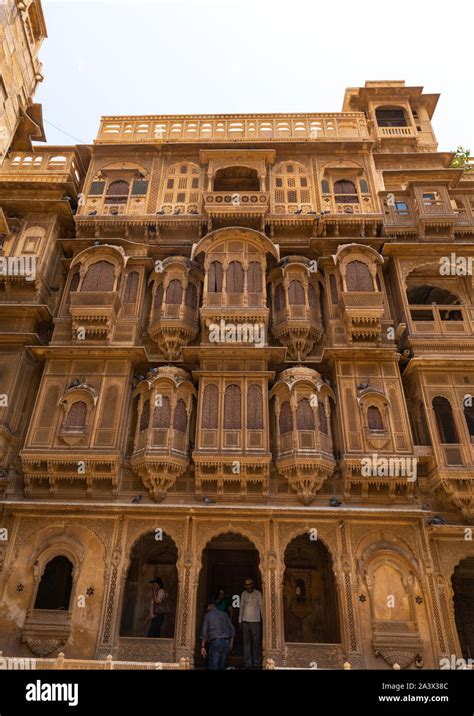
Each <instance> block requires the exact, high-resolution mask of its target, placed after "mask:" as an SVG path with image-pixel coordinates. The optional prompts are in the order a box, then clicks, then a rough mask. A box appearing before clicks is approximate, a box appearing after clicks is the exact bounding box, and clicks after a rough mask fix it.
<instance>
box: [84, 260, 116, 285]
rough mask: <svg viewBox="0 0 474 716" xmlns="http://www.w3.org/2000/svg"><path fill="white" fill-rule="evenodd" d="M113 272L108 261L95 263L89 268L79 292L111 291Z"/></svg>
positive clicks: (113, 282)
mask: <svg viewBox="0 0 474 716" xmlns="http://www.w3.org/2000/svg"><path fill="white" fill-rule="evenodd" d="M114 284H115V271H114V267H113V265H112V264H110V263H109V262H108V261H97V262H96V263H95V264H92V266H90V267H89V269H88V271H87V274H86V276H85V278H84V281H83V282H82V287H81V291H84V292H89V291H113V290H114Z"/></svg>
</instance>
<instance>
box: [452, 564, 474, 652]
mask: <svg viewBox="0 0 474 716" xmlns="http://www.w3.org/2000/svg"><path fill="white" fill-rule="evenodd" d="M452 584H453V591H454V598H453V601H454V616H455V619H456V629H457V632H458V637H459V643H460V645H461V651H462V655H463V658H464V659H474V557H468V558H467V559H463V560H462V562H460V563H459V564H458V566H457V567H456V569H455V570H454V573H453V577H452Z"/></svg>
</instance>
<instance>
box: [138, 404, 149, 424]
mask: <svg viewBox="0 0 474 716" xmlns="http://www.w3.org/2000/svg"><path fill="white" fill-rule="evenodd" d="M149 424H150V401H149V400H145V402H144V404H143V410H142V414H141V417H140V431H142V430H148V425H149Z"/></svg>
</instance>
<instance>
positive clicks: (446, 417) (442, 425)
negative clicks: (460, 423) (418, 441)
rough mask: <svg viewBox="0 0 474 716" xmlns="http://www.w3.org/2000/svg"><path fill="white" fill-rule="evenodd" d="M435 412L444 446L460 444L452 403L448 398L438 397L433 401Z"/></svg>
mask: <svg viewBox="0 0 474 716" xmlns="http://www.w3.org/2000/svg"><path fill="white" fill-rule="evenodd" d="M432 405H433V410H434V413H435V418H436V424H437V426H438V433H439V439H440V442H441V443H443V444H449V443H454V444H458V443H459V438H458V433H457V430H456V425H455V423H454V416H453V410H452V408H451V403H450V402H449V400H448V399H447V398H444V397H442V396H439V395H438V396H437V397H436V398H434V399H433V403H432Z"/></svg>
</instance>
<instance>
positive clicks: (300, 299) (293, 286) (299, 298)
mask: <svg viewBox="0 0 474 716" xmlns="http://www.w3.org/2000/svg"><path fill="white" fill-rule="evenodd" d="M288 302H289V304H290V306H304V304H305V300H304V288H303V284H302V283H301V281H291V282H290V285H289V287H288Z"/></svg>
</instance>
